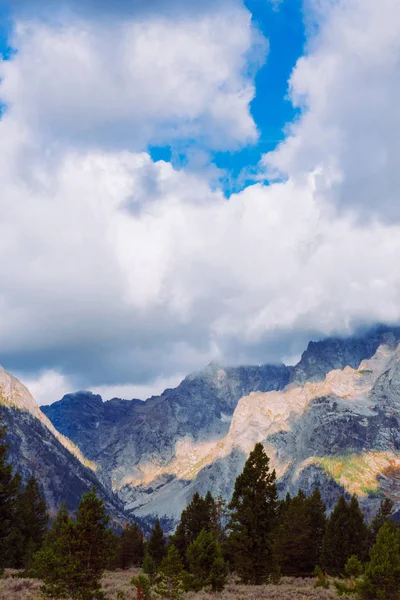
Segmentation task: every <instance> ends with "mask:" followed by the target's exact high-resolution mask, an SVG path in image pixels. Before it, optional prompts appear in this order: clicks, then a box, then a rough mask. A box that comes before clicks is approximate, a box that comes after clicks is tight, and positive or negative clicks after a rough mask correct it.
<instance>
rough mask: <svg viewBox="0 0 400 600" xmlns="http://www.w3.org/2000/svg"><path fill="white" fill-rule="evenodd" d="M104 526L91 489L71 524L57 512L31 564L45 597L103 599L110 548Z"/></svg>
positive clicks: (63, 513) (100, 504) (100, 507)
mask: <svg viewBox="0 0 400 600" xmlns="http://www.w3.org/2000/svg"><path fill="white" fill-rule="evenodd" d="M107 524H108V517H107V516H106V514H105V512H104V505H103V501H102V500H100V499H99V498H98V497H97V495H96V491H95V490H94V489H93V490H92V491H91V492H88V493H87V494H84V496H83V497H82V499H81V501H80V504H79V508H78V511H77V515H76V521H75V522H74V521H72V519H71V518H70V517H69V515H68V513H67V512H66V510H65V507H63V508H62V509H61V510H60V511H59V513H58V515H57V518H56V520H55V523H54V525H53V528H52V530H51V531H50V533H49V535H48V536H47V538H46V542H45V544H44V547H43V549H42V550H40V551H39V552H38V553H37V554H36V556H35V561H34V565H35V570H36V571H37V573H38V575H39V576H40V577H41V578H42V580H43V582H44V584H43V592H44V593H45V594H47V595H48V596H50V597H55V598H66V597H69V596H70V597H71V598H74V599H79V600H92V599H93V598H102V597H103V594H102V592H101V584H100V580H101V577H102V575H103V572H104V569H105V567H106V565H107V562H108V555H109V551H110V547H111V534H110V532H109V531H108V530H107Z"/></svg>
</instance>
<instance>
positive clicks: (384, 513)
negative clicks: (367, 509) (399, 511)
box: [370, 498, 394, 546]
mask: <svg viewBox="0 0 400 600" xmlns="http://www.w3.org/2000/svg"><path fill="white" fill-rule="evenodd" d="M393 507H394V502H393V500H390V498H384V499H383V500H381V504H380V507H379V510H378V512H377V513H376V515H375V517H374V519H373V521H372V523H371V535H370V546H372V545H373V544H374V543H375V540H376V536H377V535H378V531H379V530H380V528H381V527H382V525H383V524H384V523H386V521H389V520H390V518H391V516H392V514H393Z"/></svg>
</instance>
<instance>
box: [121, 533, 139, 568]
mask: <svg viewBox="0 0 400 600" xmlns="http://www.w3.org/2000/svg"><path fill="white" fill-rule="evenodd" d="M143 557H144V539H143V532H142V531H141V529H140V528H139V526H138V525H137V523H134V524H133V525H127V526H126V527H125V529H124V530H123V532H122V535H121V541H120V553H119V561H118V562H119V567H120V568H121V569H128V568H129V567H132V566H135V567H137V566H139V565H141V564H142V563H143Z"/></svg>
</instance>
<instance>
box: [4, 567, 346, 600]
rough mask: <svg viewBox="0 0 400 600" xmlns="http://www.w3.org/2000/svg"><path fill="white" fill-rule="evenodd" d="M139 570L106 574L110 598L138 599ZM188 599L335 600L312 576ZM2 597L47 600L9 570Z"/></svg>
mask: <svg viewBox="0 0 400 600" xmlns="http://www.w3.org/2000/svg"><path fill="white" fill-rule="evenodd" d="M139 572H140V571H139V570H131V571H116V572H109V573H106V575H105V577H104V579H103V589H104V591H105V592H106V594H107V598H108V599H109V600H117V594H118V592H120V591H121V592H124V593H125V597H126V600H136V593H135V590H134V589H133V588H132V586H131V585H130V581H131V579H132V577H133V576H134V575H138V574H139ZM186 598H187V600H334V599H336V598H337V595H336V593H335V591H334V589H332V587H331V589H329V590H324V589H321V588H318V589H315V588H314V580H312V579H295V578H289V577H285V578H284V579H282V582H281V584H280V585H262V586H250V585H249V586H243V585H238V584H237V583H235V582H234V581H232V582H231V583H230V584H229V585H228V586H227V587H226V589H225V590H224V591H223V592H222V593H221V594H211V593H208V592H205V591H203V592H197V593H194V592H191V593H188V594H186ZM0 600H45V598H43V596H42V595H41V594H40V582H39V581H37V580H35V579H15V578H14V579H13V578H12V577H11V573H10V572H8V573H6V576H5V578H4V579H0Z"/></svg>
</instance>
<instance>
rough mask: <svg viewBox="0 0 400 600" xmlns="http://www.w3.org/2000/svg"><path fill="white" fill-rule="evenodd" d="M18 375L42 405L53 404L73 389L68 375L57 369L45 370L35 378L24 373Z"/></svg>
mask: <svg viewBox="0 0 400 600" xmlns="http://www.w3.org/2000/svg"><path fill="white" fill-rule="evenodd" d="M16 375H17V377H19V378H21V379H22V381H23V382H24V385H26V387H27V388H28V390H29V391H30V393H31V394H32V396H33V397H34V398H35V400H36V402H37V403H38V404H39V405H40V406H42V405H44V404H52V403H53V402H55V401H56V400H60V398H62V397H63V396H64V394H68V392H70V391H71V387H70V383H69V382H68V380H67V379H66V377H64V376H63V375H62V374H61V373H58V372H57V371H53V370H49V371H44V372H42V373H40V375H39V376H38V377H35V378H29V377H27V376H26V375H25V374H24V373H22V374H19V373H18V374H16Z"/></svg>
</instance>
